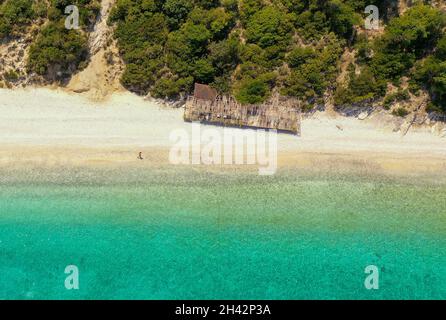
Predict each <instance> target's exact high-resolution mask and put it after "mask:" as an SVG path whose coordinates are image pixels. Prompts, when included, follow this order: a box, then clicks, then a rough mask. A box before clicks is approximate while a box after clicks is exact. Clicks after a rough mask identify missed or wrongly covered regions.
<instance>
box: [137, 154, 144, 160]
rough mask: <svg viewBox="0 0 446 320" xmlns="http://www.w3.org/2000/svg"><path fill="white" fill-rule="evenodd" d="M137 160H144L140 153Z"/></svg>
mask: <svg viewBox="0 0 446 320" xmlns="http://www.w3.org/2000/svg"><path fill="white" fill-rule="evenodd" d="M138 159H139V160H144V158H143V157H142V152H140V153H139V156H138Z"/></svg>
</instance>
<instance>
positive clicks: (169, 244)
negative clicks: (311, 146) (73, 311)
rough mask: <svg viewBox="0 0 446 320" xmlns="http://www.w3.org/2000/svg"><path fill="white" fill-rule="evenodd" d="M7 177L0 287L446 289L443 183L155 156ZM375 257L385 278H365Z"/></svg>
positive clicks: (66, 295)
mask: <svg viewBox="0 0 446 320" xmlns="http://www.w3.org/2000/svg"><path fill="white" fill-rule="evenodd" d="M2 177H3V178H2V179H1V184H0V298H1V299H13V298H18V299H214V298H215V299H341V298H348V299H369V298H370V299H409V298H415V299H430V298H443V299H444V298H446V197H445V195H446V185H445V184H441V183H434V182H421V181H418V182H414V181H413V180H414V179H394V178H386V177H378V178H376V177H375V178H370V177H365V176H353V175H351V176H327V175H316V174H315V175H311V174H302V173H298V172H293V171H281V172H279V174H278V175H276V176H274V177H259V176H256V175H255V174H252V173H249V172H243V171H240V172H227V173H206V172H203V171H200V170H197V171H193V170H190V169H189V170H186V169H185V170H184V171H166V170H163V169H159V168H158V169H153V170H148V169H144V170H143V169H131V170H130V169H129V170H110V171H108V170H105V169H103V170H96V171H94V170H91V169H90V170H87V169H83V170H81V169H79V170H74V169H72V170H71V171H70V170H65V171H64V170H60V171H57V172H56V171H37V170H31V171H29V172H25V171H21V172H19V173H17V172H2ZM67 265H76V266H78V267H79V271H80V290H78V291H76V290H73V291H69V290H66V289H65V287H64V281H65V277H66V275H65V274H64V269H65V267H66V266H67ZM368 265H376V266H378V267H379V269H380V289H379V290H372V291H369V290H366V289H365V288H364V280H365V277H366V274H365V273H364V269H365V267H366V266H368Z"/></svg>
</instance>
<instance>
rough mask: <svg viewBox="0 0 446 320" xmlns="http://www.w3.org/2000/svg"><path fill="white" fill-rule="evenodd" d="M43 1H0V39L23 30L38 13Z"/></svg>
mask: <svg viewBox="0 0 446 320" xmlns="http://www.w3.org/2000/svg"><path fill="white" fill-rule="evenodd" d="M42 4H43V1H41V0H39V1H35V0H6V1H4V2H3V3H1V1H0V40H1V39H4V38H6V37H8V36H14V35H18V34H19V33H21V32H23V31H24V29H25V27H26V26H27V25H29V24H30V23H31V22H32V21H33V20H34V19H35V18H37V15H38V13H39V14H41V13H42V12H41V10H39V7H40V6H41V5H42Z"/></svg>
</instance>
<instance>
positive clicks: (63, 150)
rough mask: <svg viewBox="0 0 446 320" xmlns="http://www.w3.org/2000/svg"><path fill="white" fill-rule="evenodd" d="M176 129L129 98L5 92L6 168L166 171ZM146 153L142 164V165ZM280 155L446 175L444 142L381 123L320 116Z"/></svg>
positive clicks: (158, 111) (302, 161)
mask: <svg viewBox="0 0 446 320" xmlns="http://www.w3.org/2000/svg"><path fill="white" fill-rule="evenodd" d="M206 127H207V126H206ZM212 128H213V129H216V130H223V128H214V127H212ZM175 130H185V131H187V132H190V131H191V124H190V123H185V122H184V121H183V118H182V109H172V108H166V107H164V106H161V105H158V104H156V103H154V102H152V101H146V100H144V99H143V98H141V97H138V96H135V95H132V94H130V93H116V94H114V95H113V96H111V97H110V99H108V100H107V101H104V102H101V103H98V102H92V101H89V100H88V99H86V98H84V97H82V96H81V95H76V94H69V93H66V92H64V91H61V90H49V89H20V90H6V89H0V137H1V140H0V164H1V165H2V166H21V165H30V164H37V165H50V166H54V165H56V166H57V165H63V164H70V165H76V164H78V165H83V164H85V165H106V164H109V165H113V164H125V165H132V164H134V165H137V166H139V165H153V164H154V163H155V164H168V153H169V149H170V148H171V146H172V145H173V142H172V141H171V140H170V139H169V136H170V133H171V132H172V131H175ZM233 130H235V131H237V130H240V129H233ZM140 151H141V152H143V154H144V155H145V159H146V161H145V162H144V164H141V161H139V162H138V161H137V159H136V157H137V154H138V152H140ZM278 151H279V152H278V153H279V160H278V164H279V166H297V167H305V166H308V167H320V168H327V169H330V168H331V169H333V168H337V167H342V166H344V165H346V164H349V163H350V164H352V165H353V166H359V167H361V166H363V165H366V164H367V165H370V166H371V167H372V168H373V167H374V166H375V167H376V168H380V169H382V170H388V171H396V172H408V171H419V172H431V173H434V172H436V171H445V170H444V169H445V168H446V138H442V137H441V136H439V135H435V134H433V133H431V132H430V130H429V129H427V128H418V129H414V130H411V131H410V132H409V133H408V134H407V135H406V136H404V137H402V136H401V134H400V133H397V132H393V131H392V128H391V127H390V126H389V124H388V123H385V121H382V119H380V118H379V117H378V116H376V117H371V118H370V119H367V120H363V121H361V120H358V119H356V118H346V117H340V116H339V117H333V116H328V115H326V114H316V115H314V116H313V117H312V118H310V119H305V120H304V123H303V129H302V137H296V136H292V135H287V134H280V135H279V138H278Z"/></svg>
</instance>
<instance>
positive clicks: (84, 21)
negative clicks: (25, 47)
mask: <svg viewBox="0 0 446 320" xmlns="http://www.w3.org/2000/svg"><path fill="white" fill-rule="evenodd" d="M68 5H77V6H78V8H79V16H80V21H79V23H80V28H81V29H80V30H75V29H72V30H68V29H66V28H65V18H66V15H65V13H64V11H65V7H66V6H68ZM99 10H100V3H99V1H98V0H51V6H50V8H49V9H48V18H49V20H50V21H49V23H48V24H46V25H45V27H43V28H42V30H41V31H40V34H39V36H38V37H37V39H36V41H35V42H34V43H33V45H32V46H31V48H30V52H29V59H28V64H27V65H28V69H29V71H32V72H35V73H37V74H39V75H42V76H45V77H48V78H51V79H52V80H55V79H63V78H66V77H69V76H70V75H71V74H72V73H73V72H75V71H76V70H78V69H79V68H80V67H81V66H82V65H83V62H84V61H85V60H86V59H87V57H88V45H87V36H86V35H85V30H87V29H88V28H89V27H90V26H91V24H92V23H93V22H94V21H95V19H96V16H97V14H98V13H99Z"/></svg>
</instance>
